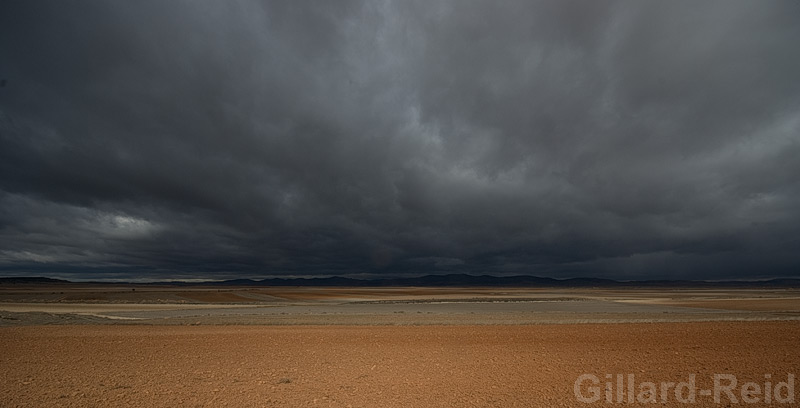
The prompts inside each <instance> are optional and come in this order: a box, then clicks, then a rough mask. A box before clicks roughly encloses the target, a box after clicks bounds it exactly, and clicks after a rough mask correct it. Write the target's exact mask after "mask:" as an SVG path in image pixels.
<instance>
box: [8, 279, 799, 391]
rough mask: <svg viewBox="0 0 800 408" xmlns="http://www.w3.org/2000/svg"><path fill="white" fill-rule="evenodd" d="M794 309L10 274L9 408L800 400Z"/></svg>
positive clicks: (549, 292)
mask: <svg viewBox="0 0 800 408" xmlns="http://www.w3.org/2000/svg"><path fill="white" fill-rule="evenodd" d="M798 319H800V291H797V290H795V289H728V288H726V289H721V290H715V289H708V288H704V289H698V288H694V289H692V288H682V289H663V288H656V289H641V288H621V289H593V288H579V289H566V288H541V289H540V288H535V289H532V288H411V287H407V288H339V287H330V288H324V287H313V288H309V287H207V286H198V287H177V286H149V285H137V286H127V285H119V286H111V285H80V284H69V285H52V286H47V287H45V286H40V285H6V286H3V287H1V288H0V348H1V349H2V350H3V352H2V353H0V367H2V369H0V406H3V407H5V406H31V407H40V406H52V407H56V406H58V407H61V406H75V407H84V406H98V407H105V406H143V407H156V406H159V407H161V406H163V407H168V406H169V407H172V406H209V407H216V406H235V407H239V406H243V407H250V406H252V407H272V406H275V407H280V406H320V407H328V406H330V407H348V406H351V407H413V406H418V407H429V406H434V407H452V406H455V407H460V406H463V407H484V406H486V407H506V406H520V407H531V406H534V407H536V406H543V407H544V406H593V405H597V406H617V405H618V406H623V405H625V406H635V405H641V406H727V404H730V403H732V401H731V400H730V398H729V395H728V394H726V393H725V392H724V391H723V392H722V393H721V401H720V403H717V402H715V401H714V398H713V395H711V394H710V395H704V393H703V391H705V390H708V391H709V392H710V391H711V390H712V389H713V388H714V386H715V382H714V381H715V377H714V376H715V375H718V376H719V375H728V376H735V378H736V380H737V382H738V385H737V387H738V388H737V387H733V388H732V391H731V393H732V394H731V395H732V396H733V397H735V398H736V399H737V401H736V403H734V406H735V405H736V404H739V405H741V404H743V403H744V401H755V402H754V403H748V404H746V406H796V403H788V402H785V401H786V398H788V394H787V392H788V389H785V388H780V387H777V389H778V393H777V394H775V392H773V391H774V390H773V389H775V388H776V385H777V384H780V383H781V382H787V383H788V379H789V377H788V376H789V375H790V374H791V375H796V374H798V371H800V350H799V349H798V347H797V345H798V344H800V321H798ZM582 375H584V377H581V376H582ZM629 375H632V376H633V377H629ZM586 376H589V377H586ZM591 376H594V378H595V379H597V387H598V388H597V389H596V390H595V389H594V388H592V387H593V386H594V382H593V381H592V377H591ZM691 376H694V377H691ZM581 378H584V380H585V381H579V379H581ZM690 378H694V380H693V381H692V384H693V385H694V386H695V387H696V391H697V392H696V395H695V396H694V397H695V400H694V403H692V404H689V403H688V402H686V401H687V400H685V398H687V397H688V396H689V394H686V393H684V394H681V395H680V396H679V395H676V394H675V390H674V388H675V385H674V384H681V382H683V383H688V382H689V380H690ZM719 378H722V380H720V379H719ZM719 378H717V380H716V381H718V382H720V381H721V382H723V383H724V381H727V379H730V377H719ZM620 379H621V380H622V383H620V384H621V385H622V386H621V387H618V382H617V381H618V380H620ZM628 379H635V383H634V384H632V385H631V386H632V387H633V388H632V389H633V390H634V392H633V393H630V392H629V388H628V387H629V385H628V381H627V380H628ZM643 382H644V383H648V382H652V383H654V384H655V385H656V386H660V384H662V383H665V384H669V383H674V384H673V386H672V387H673V388H672V389H667V390H666V391H665V392H664V393H663V395H662V393H661V392H662V391H664V390H662V389H658V390H656V391H657V392H656V394H655V395H654V398H655V400H654V401H655V403H653V402H654V401H651V400H649V399H646V398H649V396H648V395H646V394H641V395H639V391H641V390H640V388H639V387H640V386H641V383H643ZM748 382H752V383H754V384H756V385H758V386H759V390H760V394H758V395H756V394H753V393H754V391H755V389H752V387H751V388H748V389H746V390H744V391H743V390H741V389H740V388H741V385H742V384H745V383H748ZM768 383H769V384H768ZM725 384H728V385H730V384H729V383H725ZM723 385H724V384H723ZM767 387H770V391H769V395H770V399H771V400H770V401H767V400H766V398H765V395H766V390H767ZM645 388H647V387H645ZM607 389H608V392H606V390H607ZM576 390H577V391H576ZM593 391H597V393H598V397H599V399H598V400H597V401H594V402H593V403H585V402H582V401H581V400H580V399H578V397H579V396H580V397H584V398H589V397H591V396H592V395H594V394H592V392H593ZM683 391H686V390H685V389H684V390H683ZM576 392H577V393H578V394H576ZM618 393H619V394H618ZM629 394H630V398H632V400H631V401H628V398H629ZM759 395H760V399H758V398H759ZM608 397H610V399H611V402H608V401H607V398H608ZM618 397H619V398H618ZM634 397H635V398H634ZM638 397H642V398H645V399H642V400H641V401H640V400H639V399H637V398H638ZM662 397H664V398H663V399H662ZM678 397H683V398H684V399H679V398H678ZM754 398H755V399H754ZM589 399H591V398H589ZM781 401H784V402H781ZM629 402H632V403H633V404H629ZM687 404H689V405H687ZM743 406H745V405H743Z"/></svg>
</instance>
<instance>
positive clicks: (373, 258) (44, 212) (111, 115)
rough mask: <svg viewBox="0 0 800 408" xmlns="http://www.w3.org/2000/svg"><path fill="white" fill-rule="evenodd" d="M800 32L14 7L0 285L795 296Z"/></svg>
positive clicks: (799, 27)
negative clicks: (511, 286) (310, 284)
mask: <svg viewBox="0 0 800 408" xmlns="http://www.w3.org/2000/svg"><path fill="white" fill-rule="evenodd" d="M798 43H800V7H798V5H797V3H796V2H791V1H763V2H738V1H737V2H730V1H724V2H704V3H702V4H698V3H695V2H681V1H678V2H667V3H663V2H605V1H602V2H598V1H591V2H589V1H587V2H563V1H547V2H530V1H507V2H501V3H497V2H489V1H470V2H468V1H402V2H401V1H386V2H375V1H367V2H360V1H330V2H311V1H308V2H305V1H303V2H298V1H293V2H264V3H255V2H232V1H229V2H211V1H208V2H197V1H194V2H166V3H165V2H157V1H152V2H150V1H145V2H99V1H98V2H94V1H82V2H44V1H33V2H5V3H4V4H3V5H2V6H0V77H2V78H4V79H6V85H5V86H3V87H0V274H3V275H16V274H21V273H40V274H46V275H50V276H63V277H89V278H131V277H135V278H141V279H163V278H190V277H199V278H225V277H233V276H237V277H238V276H248V277H258V276H266V275H315V274H320V275H353V276H370V275H378V274H397V275H400V274H424V273H434V272H435V273H441V272H468V273H495V274H521V273H529V274H535V275H547V276H555V277H564V276H576V275H584V276H604V277H612V278H669V277H672V278H724V277H727V278H731V277H734V278H735V277H750V278H753V277H769V276H797V274H798V266H800V254H798V251H797V248H798V247H800V242H798V237H800V213H799V212H798V210H797V208H800V185H798V178H797V176H796V175H797V174H800V143H799V142H800V136H798V135H800V113H798V112H800V74H798V72H800V53H798V52H796V49H797V44H798Z"/></svg>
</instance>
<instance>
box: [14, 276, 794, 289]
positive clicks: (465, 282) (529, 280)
mask: <svg viewBox="0 0 800 408" xmlns="http://www.w3.org/2000/svg"><path fill="white" fill-rule="evenodd" d="M71 283H74V282H70V281H67V280H61V279H51V278H43V277H11V278H0V284H12V285H13V284H28V285H30V284H43V285H53V284H71ZM125 283H127V284H136V285H174V286H206V285H208V286H355V287H368V286H369V287H376V286H377V287H393V286H395V287H396V286H431V287H447V286H453V287H463V286H498V287H500V286H511V287H583V288H585V287H800V279H771V280H764V281H695V280H638V281H616V280H611V279H600V278H570V279H553V278H542V277H538V276H528V275H518V276H490V275H480V276H476V275H466V274H450V275H426V276H420V277H414V278H377V279H353V278H345V277H339V276H335V277H329V278H288V279H285V278H268V279H262V280H252V279H231V280H226V281H214V282H211V281H208V282H181V281H177V282H150V283H131V282H80V284H109V285H119V284H125Z"/></svg>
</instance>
